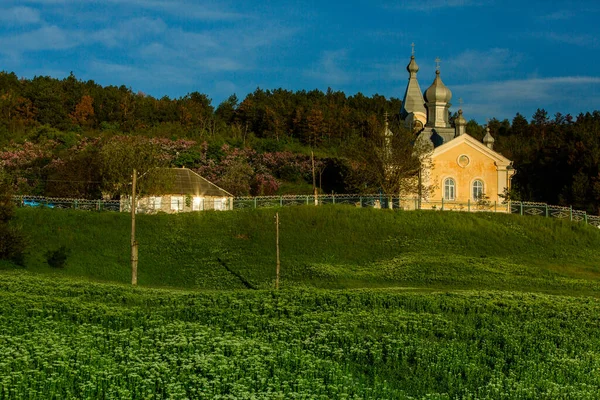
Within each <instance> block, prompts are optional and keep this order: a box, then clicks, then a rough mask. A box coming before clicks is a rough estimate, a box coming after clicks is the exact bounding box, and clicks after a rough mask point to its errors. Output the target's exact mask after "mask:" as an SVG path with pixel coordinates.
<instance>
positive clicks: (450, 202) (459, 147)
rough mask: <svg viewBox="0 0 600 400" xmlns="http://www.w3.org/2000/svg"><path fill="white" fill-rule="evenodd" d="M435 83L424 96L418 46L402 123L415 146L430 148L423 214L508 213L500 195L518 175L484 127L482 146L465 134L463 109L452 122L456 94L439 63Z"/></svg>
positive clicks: (424, 177) (423, 179) (424, 178)
mask: <svg viewBox="0 0 600 400" xmlns="http://www.w3.org/2000/svg"><path fill="white" fill-rule="evenodd" d="M436 63H437V68H436V71H435V78H434V80H433V83H432V84H431V86H429V88H428V89H427V90H426V91H425V93H423V92H422V91H421V88H420V86H419V81H418V80H417V72H419V66H418V65H417V62H416V60H415V55H414V45H413V51H412V56H411V57H410V62H409V64H408V66H407V67H406V69H407V71H408V74H409V77H408V85H407V87H406V92H405V93H404V98H403V100H402V109H401V110H400V118H401V119H402V120H403V121H404V124H405V127H406V128H408V129H410V130H412V131H413V132H414V133H415V135H417V142H419V141H420V142H421V143H424V144H426V145H427V146H429V147H430V152H429V160H428V161H429V162H428V163H426V166H424V167H423V171H422V173H421V177H420V179H421V186H422V187H427V188H429V190H428V191H425V193H422V194H421V195H420V196H419V197H420V199H419V200H420V201H419V208H438V207H442V209H443V208H444V207H445V209H466V208H471V205H473V208H472V209H473V210H475V209H477V206H482V205H487V206H489V207H494V208H495V209H496V211H501V210H503V209H507V210H508V208H507V206H506V205H505V204H503V202H504V198H503V197H501V195H502V194H503V193H504V192H505V191H508V190H509V189H510V185H511V178H512V176H513V175H514V174H515V173H516V171H515V169H514V168H513V167H512V161H511V160H509V159H507V158H506V157H504V156H503V155H502V154H500V153H498V152H497V151H494V138H493V137H492V135H491V134H490V131H489V127H486V135H485V137H484V138H483V143H482V142H480V141H479V140H477V139H475V138H473V137H472V136H470V135H468V134H467V133H466V125H467V121H466V119H465V118H464V116H463V111H462V109H459V110H458V115H457V117H456V118H455V119H454V123H453V124H451V121H450V111H449V110H450V106H451V104H450V100H451V99H452V92H451V91H450V89H448V88H447V87H446V85H444V82H442V78H441V74H440V67H439V59H436Z"/></svg>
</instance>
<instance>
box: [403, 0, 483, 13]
mask: <svg viewBox="0 0 600 400" xmlns="http://www.w3.org/2000/svg"><path fill="white" fill-rule="evenodd" d="M491 2H492V1H490V0H409V1H403V2H401V4H398V5H395V6H394V8H396V9H407V10H413V11H433V10H438V9H443V8H459V7H474V6H483V5H486V4H490V3H491Z"/></svg>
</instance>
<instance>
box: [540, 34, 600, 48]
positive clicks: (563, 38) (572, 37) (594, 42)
mask: <svg viewBox="0 0 600 400" xmlns="http://www.w3.org/2000/svg"><path fill="white" fill-rule="evenodd" d="M532 35H533V36H534V37H538V38H542V39H546V40H551V41H554V42H559V43H566V44H572V45H575V46H581V47H593V48H596V47H599V46H600V41H599V40H598V38H597V37H596V36H593V35H588V34H572V33H556V32H538V33H533V34H532Z"/></svg>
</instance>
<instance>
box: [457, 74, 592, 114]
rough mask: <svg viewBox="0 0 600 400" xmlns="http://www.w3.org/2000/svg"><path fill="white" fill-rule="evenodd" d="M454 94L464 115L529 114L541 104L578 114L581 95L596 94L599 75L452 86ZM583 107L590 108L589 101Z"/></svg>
mask: <svg viewBox="0 0 600 400" xmlns="http://www.w3.org/2000/svg"><path fill="white" fill-rule="evenodd" d="M451 89H452V91H453V93H454V94H455V95H460V96H461V97H462V98H464V99H465V105H464V106H463V109H464V111H465V115H466V117H467V118H477V119H484V118H486V117H497V118H509V117H511V116H514V115H515V114H516V113H517V112H521V113H522V114H524V115H530V114H532V113H533V112H534V111H535V110H536V109H537V108H539V107H541V106H542V105H543V106H544V107H546V108H547V110H548V111H552V112H557V111H560V112H562V113H572V114H575V113H579V112H585V111H586V110H583V109H581V107H582V101H581V98H582V97H586V98H593V97H598V94H600V77H596V76H561V77H548V78H532V79H514V80H506V81H488V82H478V83H473V84H466V85H455V86H453V87H452V88H451ZM557 93H560V96H557ZM583 106H585V107H587V106H589V107H594V104H593V103H590V104H587V103H586V104H583Z"/></svg>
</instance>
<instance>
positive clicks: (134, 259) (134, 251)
mask: <svg viewBox="0 0 600 400" xmlns="http://www.w3.org/2000/svg"><path fill="white" fill-rule="evenodd" d="M136 181H137V171H136V170H135V168H134V169H133V184H132V185H131V186H132V187H131V284H132V285H133V286H136V285H137V267H138V244H137V242H136V240H135V205H136V199H135V192H136V188H135V186H136Z"/></svg>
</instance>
